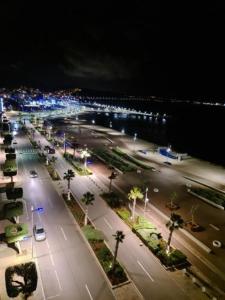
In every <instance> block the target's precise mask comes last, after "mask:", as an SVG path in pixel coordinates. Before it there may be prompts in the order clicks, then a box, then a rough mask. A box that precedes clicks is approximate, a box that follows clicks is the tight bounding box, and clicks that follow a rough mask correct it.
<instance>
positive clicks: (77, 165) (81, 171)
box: [63, 153, 93, 176]
mask: <svg viewBox="0 0 225 300" xmlns="http://www.w3.org/2000/svg"><path fill="white" fill-rule="evenodd" d="M63 156H64V158H65V159H66V160H67V161H68V162H69V163H70V164H71V165H72V166H73V168H74V170H75V171H76V173H77V174H78V175H80V176H88V175H92V174H93V173H92V171H91V170H90V169H88V168H85V167H84V166H83V164H81V163H80V162H78V161H76V160H74V159H73V155H72V154H69V153H64V154H63Z"/></svg>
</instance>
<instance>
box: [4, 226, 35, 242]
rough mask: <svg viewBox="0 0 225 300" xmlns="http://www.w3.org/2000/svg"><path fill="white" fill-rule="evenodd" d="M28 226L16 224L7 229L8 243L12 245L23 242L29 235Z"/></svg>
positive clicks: (6, 237)
mask: <svg viewBox="0 0 225 300" xmlns="http://www.w3.org/2000/svg"><path fill="white" fill-rule="evenodd" d="M28 232H29V231H28V225H27V224H14V225H8V226H6V227H5V239H6V242H7V243H9V244H11V243H14V242H16V241H21V240H22V239H23V238H24V237H25V236H26V235H27V234H28Z"/></svg>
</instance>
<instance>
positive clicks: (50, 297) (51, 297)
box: [47, 294, 60, 299]
mask: <svg viewBox="0 0 225 300" xmlns="http://www.w3.org/2000/svg"><path fill="white" fill-rule="evenodd" d="M59 296H60V294H57V295H54V296H49V297H48V298H47V299H53V298H56V297H59Z"/></svg>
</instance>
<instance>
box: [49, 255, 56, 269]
mask: <svg viewBox="0 0 225 300" xmlns="http://www.w3.org/2000/svg"><path fill="white" fill-rule="evenodd" d="M49 256H50V260H51V263H52V265H53V266H55V263H54V260H53V256H52V254H49Z"/></svg>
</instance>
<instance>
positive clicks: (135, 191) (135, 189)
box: [128, 186, 144, 220]
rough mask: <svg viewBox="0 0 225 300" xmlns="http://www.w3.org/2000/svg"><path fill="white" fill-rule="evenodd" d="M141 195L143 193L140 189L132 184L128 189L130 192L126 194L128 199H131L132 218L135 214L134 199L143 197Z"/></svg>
mask: <svg viewBox="0 0 225 300" xmlns="http://www.w3.org/2000/svg"><path fill="white" fill-rule="evenodd" d="M143 197H144V195H143V193H142V192H141V189H140V188H139V187H137V186H134V187H133V188H132V189H131V190H130V193H129V194H128V199H129V200H131V201H133V208H132V215H131V219H132V220H134V216H135V207H136V200H137V199H143Z"/></svg>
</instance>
